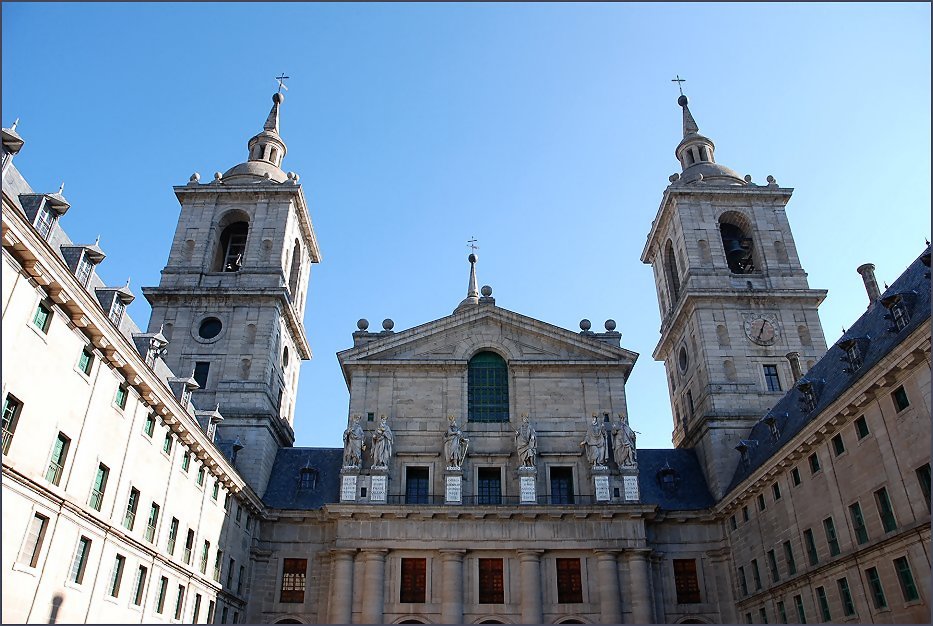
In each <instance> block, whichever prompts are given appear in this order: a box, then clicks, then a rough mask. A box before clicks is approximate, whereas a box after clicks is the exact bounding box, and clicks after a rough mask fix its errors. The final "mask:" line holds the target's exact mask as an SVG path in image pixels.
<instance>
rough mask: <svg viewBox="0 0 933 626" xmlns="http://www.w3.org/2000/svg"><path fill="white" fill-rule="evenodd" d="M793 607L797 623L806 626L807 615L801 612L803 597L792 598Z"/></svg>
mask: <svg viewBox="0 0 933 626" xmlns="http://www.w3.org/2000/svg"><path fill="white" fill-rule="evenodd" d="M794 605H795V606H796V607H797V623H798V624H806V623H807V613H806V611H804V610H803V597H802V596H799V595H797V596H794Z"/></svg>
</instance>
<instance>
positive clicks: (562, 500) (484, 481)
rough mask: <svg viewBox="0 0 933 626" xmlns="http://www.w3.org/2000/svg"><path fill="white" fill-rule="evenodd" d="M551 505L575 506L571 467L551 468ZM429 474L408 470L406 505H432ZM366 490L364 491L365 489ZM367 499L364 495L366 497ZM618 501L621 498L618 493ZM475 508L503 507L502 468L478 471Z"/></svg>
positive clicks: (413, 468) (419, 468)
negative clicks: (476, 505) (481, 506)
mask: <svg viewBox="0 0 933 626" xmlns="http://www.w3.org/2000/svg"><path fill="white" fill-rule="evenodd" d="M548 476H549V479H550V487H551V491H550V496H549V502H550V503H551V504H573V503H574V500H575V498H576V496H575V494H574V488H573V467H572V466H553V465H552V466H550V467H548ZM430 484H431V483H430V470H429V468H428V467H425V466H417V465H409V466H406V467H405V504H430V503H431V489H430ZM364 489H365V488H364ZM363 495H365V494H363ZM614 495H615V497H618V496H619V494H618V493H615V494H614ZM475 503H476V504H502V468H501V467H479V468H477V471H476V496H475Z"/></svg>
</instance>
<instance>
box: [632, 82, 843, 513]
mask: <svg viewBox="0 0 933 626" xmlns="http://www.w3.org/2000/svg"><path fill="white" fill-rule="evenodd" d="M677 102H678V104H679V105H680V106H681V108H682V113H683V139H682V140H681V142H680V144H678V146H677V148H676V149H675V151H674V154H675V156H676V157H677V160H678V161H679V162H680V165H681V173H679V174H674V175H673V176H671V177H670V185H668V187H667V189H665V191H664V195H663V196H662V198H661V205H660V207H659V209H658V213H657V216H656V218H655V220H654V222H653V223H652V225H651V232H650V233H649V234H648V241H647V243H646V244H645V248H644V251H643V252H642V256H641V260H642V262H643V263H649V264H651V266H652V269H653V270H654V280H655V286H656V288H657V297H658V304H659V306H660V309H661V339H660V341H659V342H658V345H657V347H656V348H655V350H654V353H653V356H654V358H655V359H656V360H659V361H664V367H665V370H666V372H667V379H668V387H669V391H670V399H671V408H672V413H673V415H674V431H673V441H674V445H675V446H677V447H680V448H695V449H696V451H697V454H698V457H699V458H700V461H701V464H702V466H703V469H704V472H705V474H706V479H707V482H708V484H709V486H710V490H711V491H712V493H713V495H714V496H715V497H716V498H719V497H722V495H723V494H724V493H725V490H726V489H727V488H728V486H729V483H730V482H731V480H732V476H733V474H734V473H735V469H736V466H737V464H738V461H739V459H740V454H739V453H738V452H737V451H736V450H735V446H736V445H738V444H739V441H740V440H741V439H742V438H744V437H746V436H747V434H748V432H749V431H750V429H751V427H752V426H753V425H754V424H755V422H756V421H757V420H759V419H760V418H761V417H763V416H764V414H765V413H766V412H767V410H768V409H769V408H771V407H772V406H773V405H774V404H775V402H777V400H778V399H779V398H780V397H781V396H782V395H783V394H784V393H785V392H786V390H787V389H788V388H789V387H790V386H791V385H793V384H794V383H795V382H796V381H795V374H794V371H793V369H792V366H791V361H793V360H795V359H799V361H800V362H801V363H803V364H804V370H805V369H806V367H807V364H808V363H812V362H813V361H815V360H816V359H817V358H819V357H820V356H821V355H822V354H823V353H824V352H825V351H826V341H825V339H824V337H823V330H822V326H821V324H820V319H819V314H818V310H817V309H818V306H819V304H820V302H822V301H823V299H824V298H825V297H826V291H825V290H822V289H810V287H809V285H808V283H807V274H806V272H804V270H803V267H801V265H800V259H799V258H798V256H797V249H796V246H795V245H794V238H793V234H792V233H791V229H790V224H789V223H788V220H787V214H786V212H785V206H786V205H787V202H788V201H789V200H790V197H791V194H792V193H793V189H791V188H787V187H780V186H778V184H777V182H776V181H775V180H774V178H773V177H772V176H768V178H767V183H766V184H764V185H757V184H755V183H753V182H752V178H751V176H745V177H744V178H743V177H740V176H739V175H738V174H737V173H736V172H734V171H733V170H731V169H729V168H728V167H725V166H723V165H721V164H719V163H717V162H716V159H715V156H714V151H715V145H714V144H713V141H712V140H711V139H709V138H707V137H705V136H703V135H701V134H700V132H699V128H698V126H697V123H696V121H695V120H694V118H693V115H692V114H691V112H690V109H689V108H688V106H687V98H686V96H683V95H681V96H680V98H679V99H678V101H677ZM794 353H796V356H795V355H794Z"/></svg>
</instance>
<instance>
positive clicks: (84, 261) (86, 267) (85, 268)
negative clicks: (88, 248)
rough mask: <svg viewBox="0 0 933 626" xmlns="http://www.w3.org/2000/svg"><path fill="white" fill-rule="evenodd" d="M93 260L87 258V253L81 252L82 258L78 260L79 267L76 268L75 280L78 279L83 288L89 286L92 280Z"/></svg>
mask: <svg viewBox="0 0 933 626" xmlns="http://www.w3.org/2000/svg"><path fill="white" fill-rule="evenodd" d="M91 267H93V266H92V265H91V260H90V259H89V258H88V256H87V252H81V258H80V259H78V266H77V267H76V268H75V278H77V279H78V282H79V283H81V285H83V286H85V287H86V286H87V281H88V280H90V279H91Z"/></svg>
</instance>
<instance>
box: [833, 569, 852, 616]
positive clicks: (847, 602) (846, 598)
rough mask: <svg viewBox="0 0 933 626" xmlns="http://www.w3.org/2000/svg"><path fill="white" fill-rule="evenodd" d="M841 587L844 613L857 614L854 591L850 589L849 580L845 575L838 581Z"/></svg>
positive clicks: (840, 593) (837, 583)
mask: <svg viewBox="0 0 933 626" xmlns="http://www.w3.org/2000/svg"><path fill="white" fill-rule="evenodd" d="M836 586H838V587H839V599H840V600H841V601H842V614H843V615H845V616H846V617H849V616H851V615H855V603H854V602H852V592H851V591H850V590H849V581H848V579H846V578H845V577H842V578H840V579H839V580H837V581H836Z"/></svg>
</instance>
